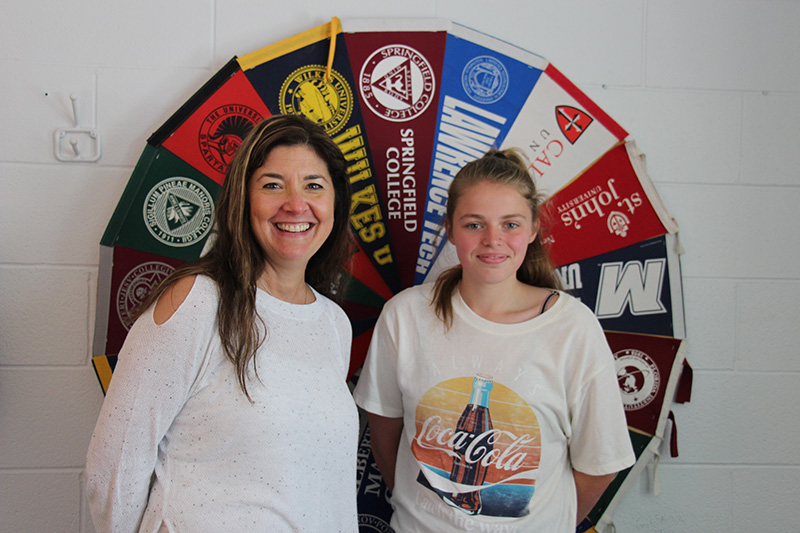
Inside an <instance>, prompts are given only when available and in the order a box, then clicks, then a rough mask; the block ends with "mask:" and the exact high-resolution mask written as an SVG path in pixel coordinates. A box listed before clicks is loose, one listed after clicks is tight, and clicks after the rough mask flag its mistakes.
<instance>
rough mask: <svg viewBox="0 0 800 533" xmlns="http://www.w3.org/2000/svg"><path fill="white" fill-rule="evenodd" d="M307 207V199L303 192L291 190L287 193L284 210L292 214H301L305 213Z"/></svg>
mask: <svg viewBox="0 0 800 533" xmlns="http://www.w3.org/2000/svg"><path fill="white" fill-rule="evenodd" d="M306 206H307V203H306V199H305V197H304V196H303V191H300V190H297V189H295V188H289V189H288V190H287V191H286V201H285V202H284V204H283V208H284V209H285V210H286V211H289V212H291V213H301V212H303V211H305V209H306Z"/></svg>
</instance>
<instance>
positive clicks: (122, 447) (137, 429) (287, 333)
mask: <svg viewBox="0 0 800 533" xmlns="http://www.w3.org/2000/svg"><path fill="white" fill-rule="evenodd" d="M315 296H316V301H315V302H314V303H312V304H309V305H293V304H289V303H286V302H283V301H281V300H277V299H275V298H273V297H272V296H270V295H268V294H267V293H265V292H263V291H258V294H257V297H256V306H257V310H258V312H259V314H260V315H261V316H262V317H263V319H264V322H265V323H266V325H267V330H268V333H267V340H266V342H265V343H264V344H263V345H262V347H261V348H260V349H259V351H258V353H257V354H256V356H255V357H256V359H257V370H258V378H253V379H249V380H248V382H247V386H248V387H247V388H248V392H249V393H250V396H251V397H252V400H253V402H252V403H250V402H249V401H248V399H247V397H246V396H245V395H244V393H243V392H242V390H241V388H240V386H239V383H238V380H237V373H236V370H235V368H234V366H233V364H232V363H231V362H230V361H229V360H228V359H227V357H226V356H225V354H224V353H223V351H222V349H221V346H220V339H219V336H218V335H217V323H216V311H217V301H218V293H217V286H216V284H215V283H214V282H213V281H212V280H211V279H210V278H207V277H204V276H198V277H197V278H196V280H195V282H194V285H193V287H192V290H191V292H190V293H189V295H188V296H187V298H186V300H185V301H184V302H183V303H182V304H181V305H180V307H179V308H178V310H177V311H176V312H175V313H174V314H173V315H172V317H170V319H169V320H167V322H165V323H164V324H162V325H156V324H155V323H154V322H153V310H152V308H151V309H150V310H148V311H147V312H146V313H145V314H144V315H142V316H141V317H140V318H139V320H137V322H136V323H135V324H134V326H133V327H132V328H131V331H130V333H129V334H128V337H127V339H126V340H125V344H124V346H123V347H122V351H121V352H120V355H119V360H118V364H117V366H116V368H115V370H114V377H113V379H112V380H111V385H110V387H109V390H108V395H107V396H106V399H105V402H104V403H103V408H102V411H101V412H100V417H99V419H98V422H97V427H96V428H95V432H94V434H93V436H92V441H91V444H90V447H89V452H88V457H87V467H86V468H87V493H88V496H89V504H90V508H91V511H92V517H93V519H94V523H95V527H96V528H97V530H98V532H105V531H146V532H151V531H157V530H160V529H159V528H164V530H167V531H192V532H203V531H214V532H219V531H271V532H290V531H291V532H300V531H302V532H314V533H316V532H319V531H345V532H348V533H352V532H355V531H357V529H358V526H357V513H356V497H355V481H356V449H357V446H358V413H357V409H356V407H355V404H354V402H353V399H352V396H351V395H350V391H349V389H348V387H347V385H346V383H345V379H346V375H347V370H348V363H349V357H350V342H351V329H350V323H349V321H348V319H347V317H346V316H345V314H344V312H343V311H342V310H341V308H339V307H338V306H337V305H336V304H334V303H333V302H332V301H330V300H328V299H327V298H325V297H324V296H322V295H321V294H318V293H316V292H315Z"/></svg>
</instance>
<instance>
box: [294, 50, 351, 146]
mask: <svg viewBox="0 0 800 533" xmlns="http://www.w3.org/2000/svg"><path fill="white" fill-rule="evenodd" d="M278 104H279V107H280V109H281V113H288V114H294V115H304V116H306V117H307V118H309V119H311V120H313V121H314V122H316V123H317V124H319V125H320V126H322V127H323V128H324V129H325V131H326V132H327V133H328V135H332V134H334V133H336V132H337V131H339V130H340V129H342V127H344V125H345V124H347V121H348V120H349V119H350V115H351V114H352V113H353V91H352V89H351V88H350V85H349V84H348V83H347V80H345V79H344V77H343V76H342V75H341V74H339V73H338V72H336V71H335V70H333V69H331V79H330V81H326V80H325V67H324V66H322V65H307V66H305V67H300V68H299V69H297V70H295V71H294V72H292V73H291V74H290V75H289V77H288V78H286V80H285V81H284V82H283V85H282V86H281V90H280V94H279V96H278Z"/></svg>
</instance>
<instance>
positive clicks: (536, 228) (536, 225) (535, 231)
mask: <svg viewBox="0 0 800 533" xmlns="http://www.w3.org/2000/svg"><path fill="white" fill-rule="evenodd" d="M539 226H540V224H539V221H538V220H537V221H536V222H534V223H533V232H532V233H531V238H530V239H528V244H530V243H532V242H533V241H535V240H536V236H537V235H538V234H539Z"/></svg>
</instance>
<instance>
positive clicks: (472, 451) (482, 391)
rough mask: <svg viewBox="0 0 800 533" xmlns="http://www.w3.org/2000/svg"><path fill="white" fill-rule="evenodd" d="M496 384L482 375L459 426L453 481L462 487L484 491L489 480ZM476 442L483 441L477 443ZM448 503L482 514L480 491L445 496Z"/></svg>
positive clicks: (473, 385)
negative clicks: (485, 461) (486, 461)
mask: <svg viewBox="0 0 800 533" xmlns="http://www.w3.org/2000/svg"><path fill="white" fill-rule="evenodd" d="M493 385H494V382H493V381H492V377H491V376H485V375H482V374H478V375H476V376H475V379H474V380H473V381H472V396H471V397H470V399H469V403H468V404H467V406H466V407H465V408H464V411H463V412H462V413H461V417H459V419H458V424H457V425H456V435H458V436H459V437H460V438H457V439H456V445H455V448H454V449H453V451H454V452H455V455H454V456H453V466H452V467H451V468H450V480H451V481H455V482H456V483H460V484H462V485H473V486H475V487H480V486H481V485H483V482H484V480H485V479H486V470H487V467H486V466H484V465H483V463H482V461H481V460H482V459H483V458H484V457H486V455H487V454H489V453H490V452H491V451H492V448H493V444H492V440H491V439H490V438H489V431H490V430H491V429H492V417H491V415H490V414H489V392H490V391H491V390H492V386H493ZM476 439H481V441H480V442H476ZM445 498H446V501H448V503H450V504H451V505H454V506H456V507H458V508H460V509H461V510H463V511H465V512H467V513H469V514H471V515H475V514H478V513H480V512H481V493H480V491H479V490H474V491H470V492H456V493H452V494H447V495H445Z"/></svg>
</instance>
